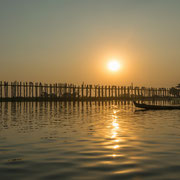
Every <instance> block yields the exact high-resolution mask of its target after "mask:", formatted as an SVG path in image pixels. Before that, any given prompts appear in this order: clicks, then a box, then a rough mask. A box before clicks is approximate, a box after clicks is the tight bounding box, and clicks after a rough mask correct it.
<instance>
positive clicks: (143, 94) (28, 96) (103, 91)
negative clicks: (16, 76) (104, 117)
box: [0, 81, 172, 102]
mask: <svg viewBox="0 0 180 180" xmlns="http://www.w3.org/2000/svg"><path fill="white" fill-rule="evenodd" d="M171 97H172V95H171V94H170V90H169V89H167V88H152V87H150V88H146V87H133V86H102V85H89V84H87V85H85V84H82V85H80V86H79V85H78V86H77V85H74V84H67V83H64V84H62V83H56V84H46V83H44V84H42V83H33V82H17V81H15V82H11V83H9V82H6V81H4V82H2V81H0V101H1V102H2V101H87V100H88V101H91V100H92V101H94V100H95V101H96V100H97V101H98V100H121V99H123V100H143V99H152V98H153V99H166V98H171Z"/></svg>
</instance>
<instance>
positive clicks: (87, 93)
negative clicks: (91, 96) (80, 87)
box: [86, 85, 89, 98]
mask: <svg viewBox="0 0 180 180" xmlns="http://www.w3.org/2000/svg"><path fill="white" fill-rule="evenodd" d="M88 88H89V86H88V85H87V86H86V98H87V97H88Z"/></svg>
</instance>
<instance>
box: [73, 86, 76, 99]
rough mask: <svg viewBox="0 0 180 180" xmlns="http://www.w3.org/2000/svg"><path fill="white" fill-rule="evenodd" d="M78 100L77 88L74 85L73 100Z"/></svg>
mask: <svg viewBox="0 0 180 180" xmlns="http://www.w3.org/2000/svg"><path fill="white" fill-rule="evenodd" d="M75 98H76V86H74V85H73V99H74V100H75Z"/></svg>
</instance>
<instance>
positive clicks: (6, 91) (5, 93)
mask: <svg viewBox="0 0 180 180" xmlns="http://www.w3.org/2000/svg"><path fill="white" fill-rule="evenodd" d="M5 94H6V98H8V82H6V92H5Z"/></svg>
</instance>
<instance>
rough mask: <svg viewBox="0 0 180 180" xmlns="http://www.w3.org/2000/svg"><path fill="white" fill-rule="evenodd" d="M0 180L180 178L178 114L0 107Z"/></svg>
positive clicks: (124, 105) (58, 105) (76, 106)
mask: <svg viewBox="0 0 180 180" xmlns="http://www.w3.org/2000/svg"><path fill="white" fill-rule="evenodd" d="M0 179H1V180H4V179H13V180H14V179H17V180H20V179H22V180H24V179H33V180H34V179H75V180H85V179H89V180H92V179H95V180H101V179H105V180H106V179H112V180H113V179H122V180H126V179H131V180H152V179H153V180H156V179H158V180H159V179H161V180H167V179H168V180H175V179H176V180H179V179H180V111H179V110H171V111H167V110H166V111H136V108H135V107H134V106H133V104H132V103H131V102H121V101H120V102H104V103H102V102H96V103H95V102H92V103H90V102H88V103H86V102H84V103H82V102H80V103H77V102H76V103H72V102H71V103H64V102H51V103H50V102H46V103H43V102H37V103H35V102H34V103H32V102H26V103H1V104H0Z"/></svg>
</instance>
